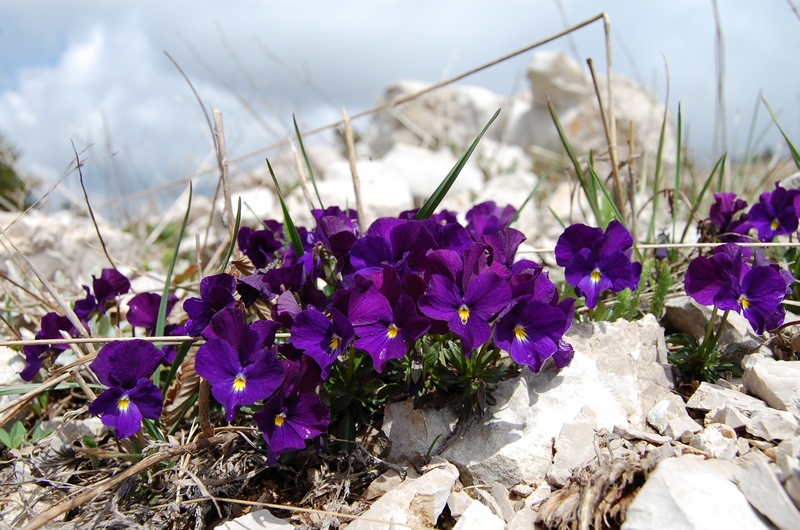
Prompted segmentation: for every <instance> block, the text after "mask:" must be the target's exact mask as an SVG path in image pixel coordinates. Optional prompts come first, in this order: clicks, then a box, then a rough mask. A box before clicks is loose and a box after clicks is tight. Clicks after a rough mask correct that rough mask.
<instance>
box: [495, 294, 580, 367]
mask: <svg viewBox="0 0 800 530" xmlns="http://www.w3.org/2000/svg"><path fill="white" fill-rule="evenodd" d="M520 306H521V310H515V311H511V312H509V313H507V314H506V315H505V316H504V317H503V318H501V319H500V320H498V322H497V325H496V326H495V343H496V344H497V345H498V346H499V347H501V348H503V349H504V350H506V351H507V352H509V354H510V355H511V358H512V359H513V360H514V362H516V363H517V364H521V365H524V366H528V367H529V368H530V369H531V371H532V372H534V373H536V372H538V371H539V370H540V369H541V368H542V364H543V363H544V361H545V359H547V358H548V357H551V356H552V355H553V354H555V352H556V351H557V350H558V344H557V341H558V340H560V339H561V335H562V334H563V333H564V329H565V327H566V326H565V321H566V315H565V314H564V312H562V311H561V310H560V309H559V308H558V307H553V306H550V305H547V304H546V303H544V302H542V301H541V300H530V301H528V302H523V303H522V304H518V305H517V307H518V308H519V307H520Z"/></svg>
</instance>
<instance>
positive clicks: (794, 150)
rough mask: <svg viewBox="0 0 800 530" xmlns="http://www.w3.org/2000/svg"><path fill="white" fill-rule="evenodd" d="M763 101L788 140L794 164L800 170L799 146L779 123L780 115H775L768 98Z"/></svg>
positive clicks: (787, 143) (762, 99)
mask: <svg viewBox="0 0 800 530" xmlns="http://www.w3.org/2000/svg"><path fill="white" fill-rule="evenodd" d="M761 101H763V102H764V105H766V107H767V110H768V111H769V115H770V116H772V121H774V122H775V125H777V126H778V130H779V131H780V132H781V134H782V135H783V138H784V139H785V140H786V145H788V146H789V151H791V152H792V159H793V160H794V165H795V166H797V169H798V170H800V153H798V152H797V148H795V146H794V144H793V143H792V141H791V140H790V139H789V135H787V134H786V131H784V130H783V127H781V124H780V123H778V117H777V116H776V115H775V113H774V112H772V107H770V106H769V103H767V100H766V99H764V98H761Z"/></svg>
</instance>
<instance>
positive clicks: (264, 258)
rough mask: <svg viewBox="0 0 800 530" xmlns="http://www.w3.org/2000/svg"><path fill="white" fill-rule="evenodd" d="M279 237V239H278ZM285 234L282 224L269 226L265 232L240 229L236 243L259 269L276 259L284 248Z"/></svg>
mask: <svg viewBox="0 0 800 530" xmlns="http://www.w3.org/2000/svg"><path fill="white" fill-rule="evenodd" d="M276 236H277V237H276ZM282 239H283V233H282V227H281V225H280V223H275V222H274V221H273V222H272V224H271V225H270V224H268V225H267V228H266V229H264V230H252V229H251V228H250V227H247V226H243V227H241V228H239V234H238V235H237V237H236V241H237V242H238V244H239V248H240V249H241V251H242V253H243V254H244V255H245V256H247V257H248V258H250V261H252V262H253V265H255V266H256V268H257V269H261V268H264V267H266V266H267V264H268V263H272V261H273V260H274V259H275V253H276V252H277V251H278V250H280V249H281V248H282V247H283V242H282Z"/></svg>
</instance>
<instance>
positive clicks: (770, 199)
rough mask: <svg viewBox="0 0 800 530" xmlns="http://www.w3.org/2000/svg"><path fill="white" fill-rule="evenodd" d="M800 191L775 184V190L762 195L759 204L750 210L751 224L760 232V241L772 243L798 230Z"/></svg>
mask: <svg viewBox="0 0 800 530" xmlns="http://www.w3.org/2000/svg"><path fill="white" fill-rule="evenodd" d="M798 196H800V190H787V189H784V188H782V187H781V186H780V184H778V183H775V189H774V190H772V191H771V192H767V193H762V194H761V196H760V197H759V200H758V203H757V204H754V205H753V207H752V208H750V223H751V224H752V225H753V226H754V227H755V229H756V230H758V239H759V240H760V241H762V242H766V241H772V240H773V239H774V238H775V236H780V235H784V234H792V233H794V232H795V231H796V230H797V225H798V221H797V210H795V205H794V202H795V199H796V198H797V197H798Z"/></svg>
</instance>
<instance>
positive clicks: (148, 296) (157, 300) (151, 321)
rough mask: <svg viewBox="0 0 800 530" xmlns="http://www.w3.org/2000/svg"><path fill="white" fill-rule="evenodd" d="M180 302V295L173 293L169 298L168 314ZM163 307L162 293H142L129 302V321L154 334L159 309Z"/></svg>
mask: <svg viewBox="0 0 800 530" xmlns="http://www.w3.org/2000/svg"><path fill="white" fill-rule="evenodd" d="M177 302H178V297H177V296H175V295H174V294H173V293H170V294H169V297H168V298H167V313H166V314H167V315H169V313H170V311H172V307H173V306H174V305H175V304H176V303H177ZM159 307H161V295H160V294H157V293H140V294H137V295H136V296H134V297H133V298H131V299H130V301H129V302H128V317H127V318H128V322H130V324H131V326H138V327H140V328H146V329H147V332H148V334H150V335H152V334H153V333H154V332H155V330H156V324H157V323H158V309H159Z"/></svg>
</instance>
